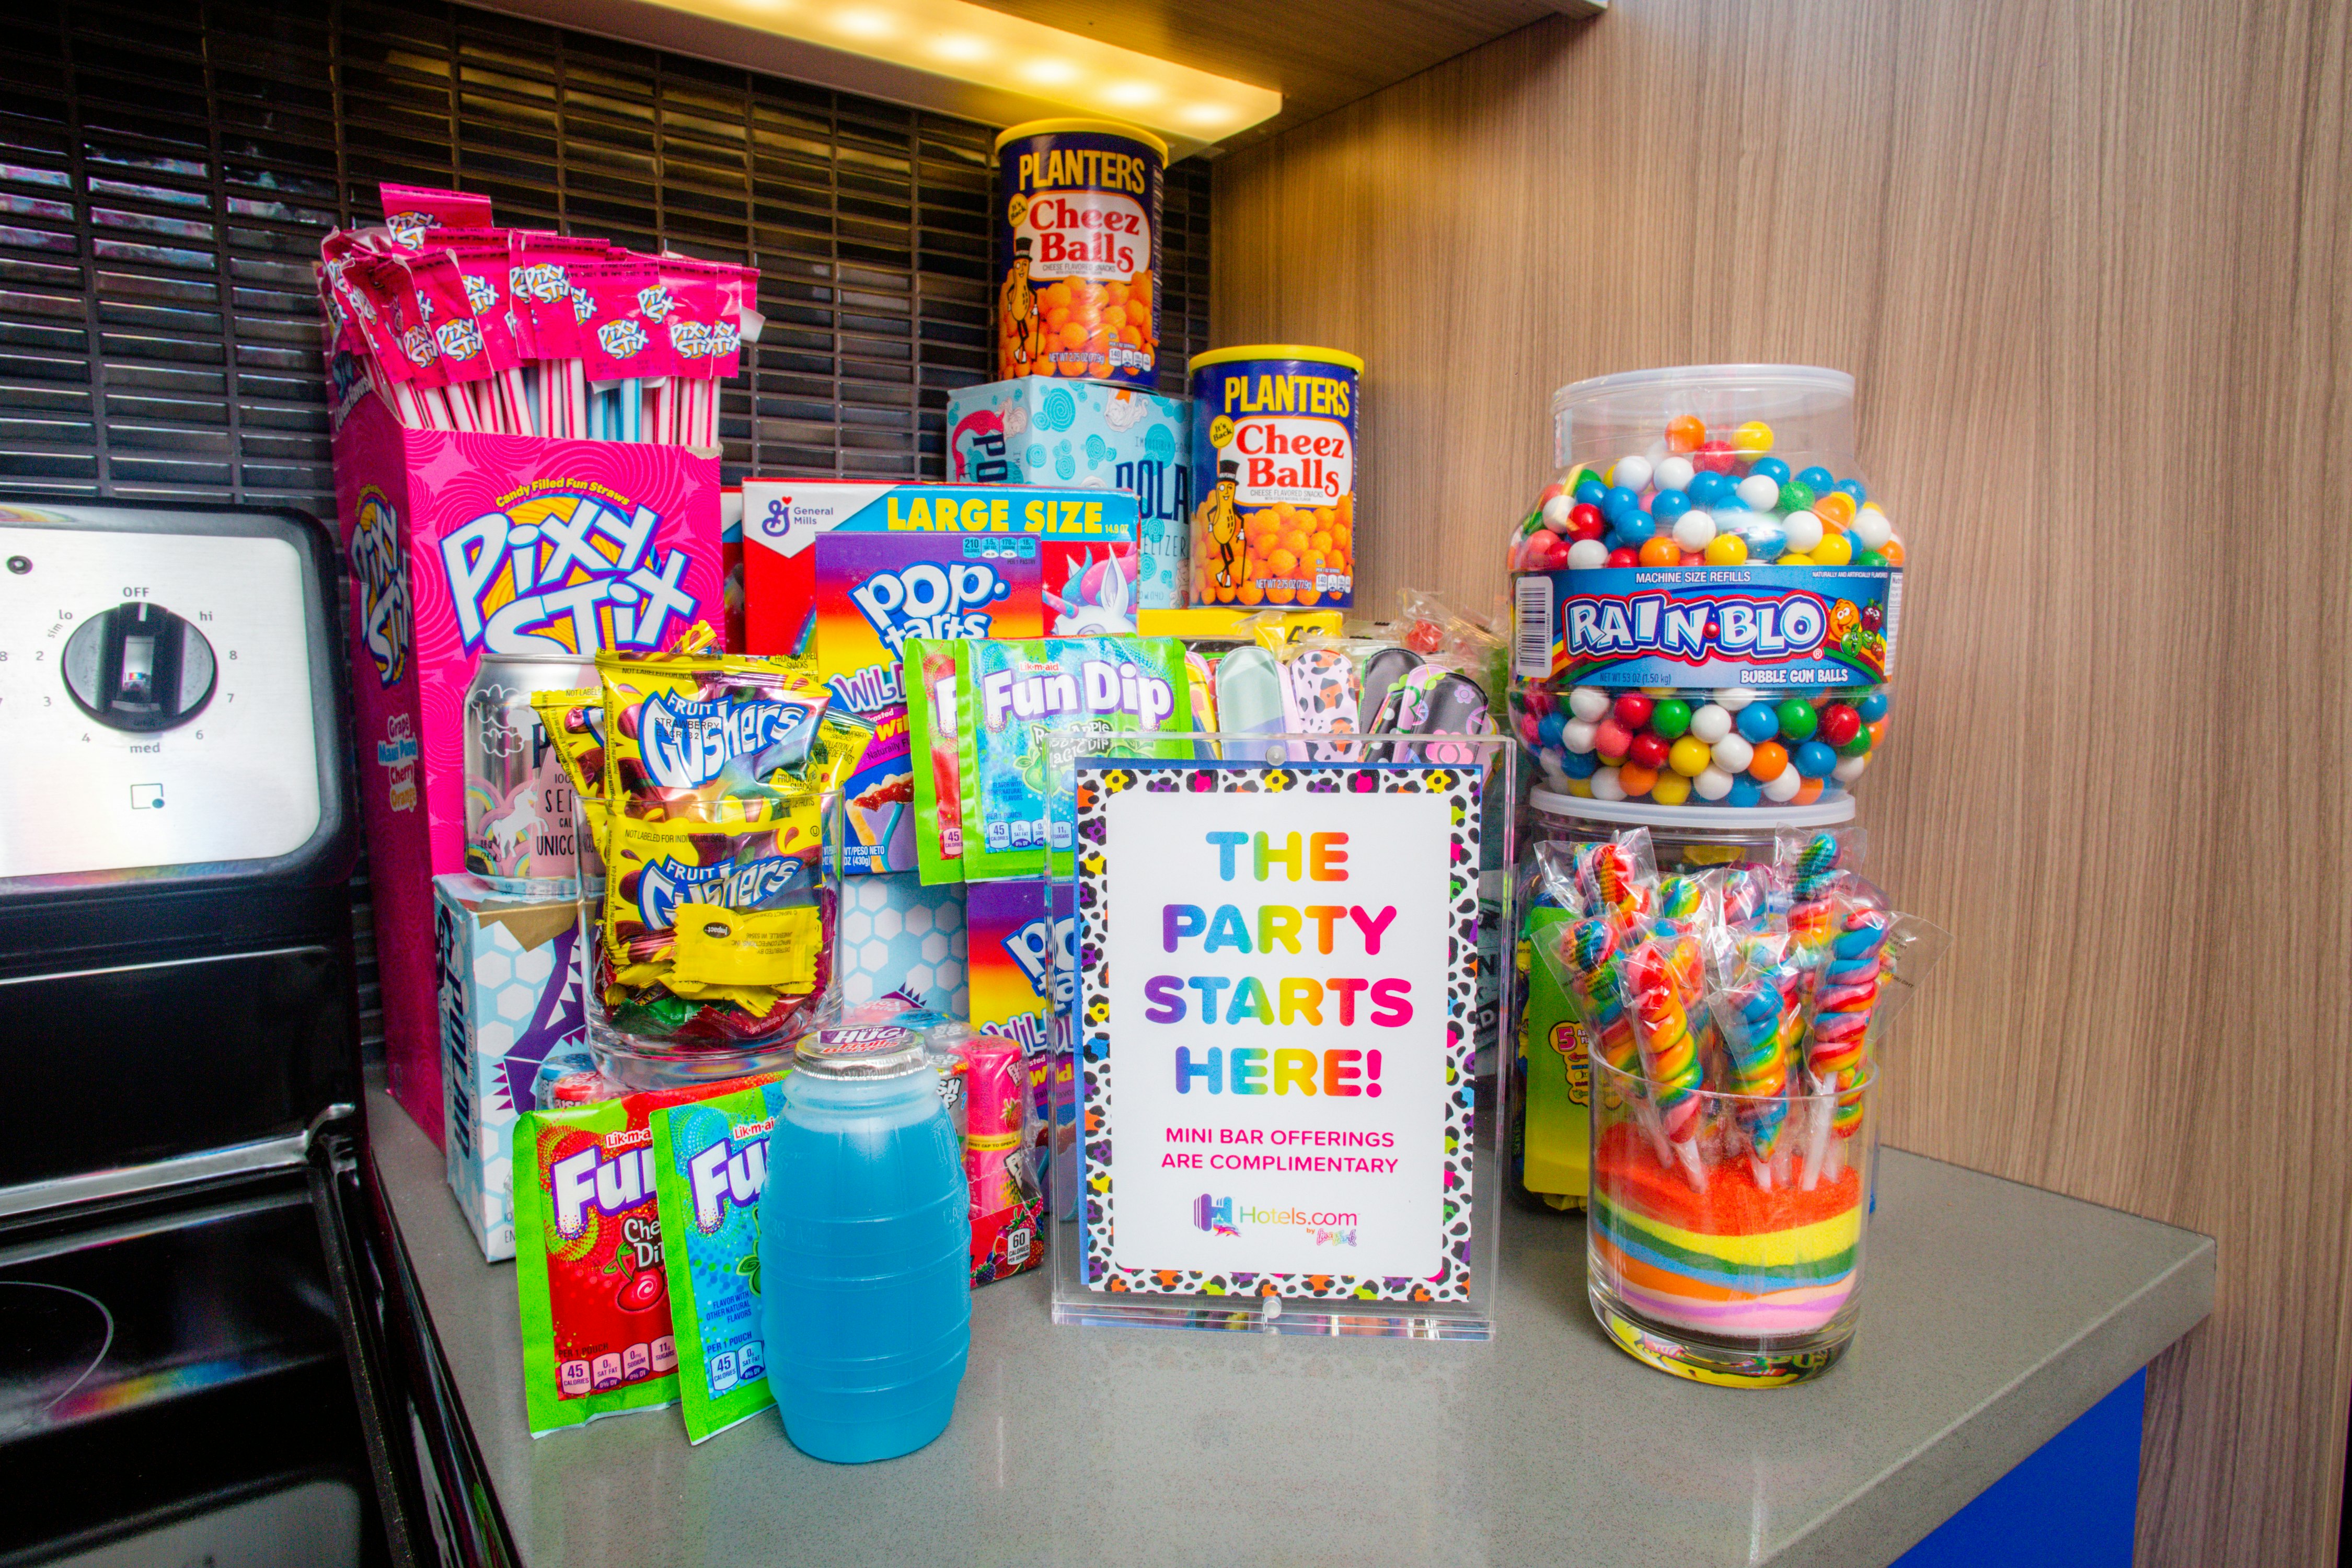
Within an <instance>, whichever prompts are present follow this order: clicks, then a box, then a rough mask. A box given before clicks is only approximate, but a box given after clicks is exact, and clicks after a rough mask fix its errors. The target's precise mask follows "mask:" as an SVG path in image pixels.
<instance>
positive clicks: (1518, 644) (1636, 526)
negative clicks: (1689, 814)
mask: <svg viewBox="0 0 2352 1568" xmlns="http://www.w3.org/2000/svg"><path fill="white" fill-rule="evenodd" d="M1552 412H1553V421H1554V435H1555V441H1556V447H1557V452H1558V457H1559V464H1560V473H1559V478H1558V479H1557V480H1555V482H1554V483H1552V484H1551V485H1550V486H1549V487H1547V488H1546V489H1544V490H1543V492H1542V493H1541V494H1540V495H1538V497H1537V498H1536V503H1535V505H1534V507H1533V508H1532V509H1531V510H1529V511H1528V515H1527V517H1526V518H1525V520H1524V521H1522V522H1521V523H1520V525H1519V526H1518V528H1517V530H1516V531H1515V532H1514V534H1513V537H1512V541H1511V545H1510V554H1509V563H1510V567H1511V571H1512V573H1513V574H1514V585H1513V607H1514V612H1515V620H1516V626H1515V633H1516V636H1515V640H1514V647H1513V650H1512V652H1513V659H1512V668H1513V676H1514V680H1515V685H1514V689H1513V697H1512V703H1511V708H1512V718H1513V721H1514V724H1515V726H1516V728H1517V731H1518V734H1519V737H1520V740H1521V742H1523V743H1524V744H1525V745H1526V746H1527V747H1528V751H1529V752H1530V753H1531V754H1532V756H1533V759H1534V763H1535V765H1536V768H1537V769H1538V770H1539V777H1540V779H1541V781H1542V782H1543V783H1544V784H1545V785H1546V787H1549V788H1551V789H1553V790H1555V791H1557V792H1558V793H1560V794H1563V795H1575V796H1579V797H1589V798H1591V799H1593V800H1596V801H1601V802H1614V801H1628V802H1633V803H1638V804H1642V805H1651V806H1684V805H1688V806H1692V807H1696V808H1702V809H1710V810H1724V809H1730V810H1757V809H1761V808H1768V807H1778V806H1787V805H1813V804H1816V803H1821V802H1825V801H1830V800H1834V799H1835V798H1837V797H1838V796H1840V795H1844V794H1845V793H1846V792H1847V791H1848V790H1849V789H1851V788H1852V786H1853V784H1855V782H1856V781H1858V780H1859V779H1860V778H1861V777H1862V775H1863V774H1864V773H1865V772H1866V771H1867V770H1868V769H1869V767H1870V765H1871V763H1872V762H1873V761H1874V759H1875V757H1876V756H1877V755H1878V753H1879V749H1880V747H1881V745H1882V744H1883V742H1884V741H1885V732H1886V720H1887V713H1888V710H1889V709H1890V707H1891V705H1892V693H1891V691H1890V689H1889V681H1890V679H1891V678H1892V675H1893V669H1894V654H1895V634H1896V629H1897V626H1898V625H1899V623H1900V621H1901V616H1902V604H1903V595H1902V585H1903V573H1904V562H1905V547H1904V541H1903V539H1902V537H1901V536H1900V535H1899V534H1898V533H1897V532H1896V531H1895V524H1894V521H1892V519H1891V518H1890V517H1889V516H1888V514H1887V512H1886V510H1885V508H1884V506H1883V505H1882V504H1881V503H1880V502H1879V501H1877V500H1874V499H1873V497H1872V495H1871V492H1870V489H1869V487H1868V486H1867V485H1866V484H1865V483H1864V479H1863V478H1862V476H1861V474H1860V472H1859V470H1858V467H1857V465H1856V463H1855V461H1854V457H1853V377H1852V376H1850V375H1847V374H1843V372H1839V371H1831V370H1821V369H1815V368H1812V367H1809V366H1802V365H1704V366H1691V367H1685V368H1681V369H1671V370H1651V371H1635V372H1630V373H1627V374H1620V375H1608V376H1601V377H1598V378H1595V379H1593V380H1591V381H1582V382H1578V383H1576V384H1573V385H1570V386H1566V387H1562V388H1561V389H1560V390H1559V392H1558V393H1556V394H1555V395H1553V399H1552Z"/></svg>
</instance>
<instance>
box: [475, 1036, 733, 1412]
mask: <svg viewBox="0 0 2352 1568" xmlns="http://www.w3.org/2000/svg"><path fill="white" fill-rule="evenodd" d="M761 1081H762V1080H761V1079H730V1080H728V1081H726V1082H723V1083H716V1084H710V1085H698V1086H697V1087H695V1088H692V1089H654V1090H649V1091H646V1092H645V1093H641V1094H630V1095H624V1096H622V1097H620V1098H619V1099H616V1100H604V1101H601V1102H599V1103H595V1104H588V1105H558V1106H553V1107H551V1108H549V1109H547V1110H532V1111H530V1112H528V1113H527V1114H525V1115H524V1116H522V1117H521V1118H520V1120H518V1121H516V1122H515V1128H514V1173H515V1294H516V1297H517V1301H518V1306H519V1308H520V1315H521V1319H522V1358H523V1403H524V1406H525V1409H526V1412H527V1414H528V1416H529V1419H530V1432H531V1436H534V1437H536V1436H544V1435H545V1434H547V1433H549V1432H554V1431H560V1430H562V1428H563V1427H566V1426H581V1425H583V1424H584V1423H586V1422H589V1421H593V1420H594V1419H596V1418H597V1417H598V1416H600V1415H620V1414H622V1413H624V1412H625V1411H631V1410H651V1409H657V1408H659V1407H660V1406H662V1405H669V1404H672V1403H674V1402H676V1400H677V1397H678V1386H677V1338H676V1335H675V1333H674V1331H673V1329H672V1325H671V1318H670V1295H669V1284H668V1279H667V1274H666V1272H665V1268H664V1258H663V1247H662V1226H661V1215H660V1209H659V1205H658V1202H657V1198H656V1182H657V1179H658V1171H659V1165H658V1163H657V1162H656V1158H655V1154H654V1141H653V1140H654V1135H653V1129H652V1125H651V1118H652V1117H653V1115H654V1114H655V1113H656V1112H657V1111H659V1110H663V1109H665V1108H667V1107H670V1106H676V1105H681V1104H684V1103H687V1102H688V1101H691V1100H704V1099H708V1098H709V1097H711V1096H713V1095H719V1094H726V1093H728V1092H730V1091H732V1090H737V1089H744V1088H747V1087H751V1086H752V1085H755V1084H757V1083H759V1082H761Z"/></svg>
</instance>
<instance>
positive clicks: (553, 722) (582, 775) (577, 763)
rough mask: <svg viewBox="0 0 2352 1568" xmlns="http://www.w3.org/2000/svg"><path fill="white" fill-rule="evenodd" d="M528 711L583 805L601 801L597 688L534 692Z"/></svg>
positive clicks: (601, 713) (601, 707)
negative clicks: (533, 713) (542, 732)
mask: <svg viewBox="0 0 2352 1568" xmlns="http://www.w3.org/2000/svg"><path fill="white" fill-rule="evenodd" d="M530 706H531V710H532V711H533V712H535V713H537V714H538V715H539V724H540V728H541V729H542V730H544V731H547V742H548V744H549V745H551V746H553V747H554V748H555V760H556V761H557V762H559V763H562V765H563V776H564V777H565V778H567V779H570V780H571V781H572V794H573V795H577V796H579V797H580V802H581V804H582V805H587V804H588V803H589V802H590V801H601V800H603V799H604V689H602V688H601V687H593V686H589V687H582V688H580V689H577V690H556V691H534V692H532V693H531V694H530Z"/></svg>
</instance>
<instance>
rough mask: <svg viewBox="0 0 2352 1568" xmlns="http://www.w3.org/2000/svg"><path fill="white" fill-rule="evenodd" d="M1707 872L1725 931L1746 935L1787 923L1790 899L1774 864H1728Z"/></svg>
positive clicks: (1718, 914)
mask: <svg viewBox="0 0 2352 1568" xmlns="http://www.w3.org/2000/svg"><path fill="white" fill-rule="evenodd" d="M1704 875H1705V876H1706V879H1708V880H1709V881H1711V882H1712V883H1713V884H1714V892H1715V907H1716V911H1717V913H1716V919H1717V921H1718V922H1719V923H1721V925H1722V926H1723V928H1724V929H1725V930H1726V931H1731V932H1733V933H1734V934H1736V935H1746V934H1749V933H1753V932H1758V931H1769V930H1770V929H1771V928H1772V927H1773V926H1774V925H1775V924H1776V923H1785V921H1786V920H1787V917H1788V906H1787V900H1786V899H1785V898H1784V897H1783V896H1782V891H1781V886H1780V877H1779V875H1778V873H1776V872H1775V871H1774V870H1773V868H1771V867H1769V866H1725V867H1721V868H1717V869H1716V870H1713V871H1708V872H1706V873H1704Z"/></svg>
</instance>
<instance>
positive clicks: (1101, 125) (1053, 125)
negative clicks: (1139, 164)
mask: <svg viewBox="0 0 2352 1568" xmlns="http://www.w3.org/2000/svg"><path fill="white" fill-rule="evenodd" d="M1066 131H1090V132H1094V133H1095V134H1097V135H1098V136H1124V137H1126V138H1127V139H1128V140H1129V141H1130V142H1142V143H1143V144H1144V145H1145V146H1147V147H1149V148H1150V149H1152V150H1153V151H1154V152H1156V153H1159V154H1160V162H1161V163H1167V162H1168V143H1167V142H1163V141H1161V140H1160V138H1159V137H1157V136H1154V135H1153V134H1152V133H1151V132H1149V131H1146V130H1145V129H1144V128H1143V127H1142V126H1140V125H1129V124H1127V123H1125V122H1124V121H1118V120H1031V121H1024V122H1023V123H1022V124H1019V125H1013V126H1008V127H1006V128H1005V129H1004V130H1003V131H1000V132H997V133H996V147H995V151H997V152H999V153H1002V152H1003V151H1004V144H1005V143H1006V142H1017V141H1019V140H1020V139H1021V138H1022V137H1024V136H1051V135H1054V134H1055V132H1066Z"/></svg>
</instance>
